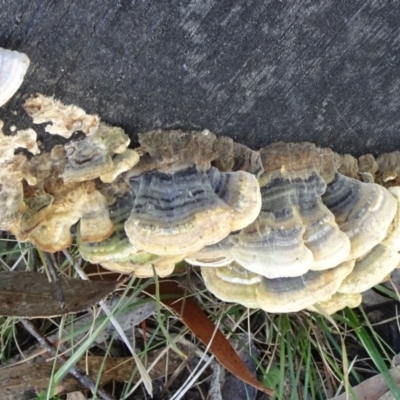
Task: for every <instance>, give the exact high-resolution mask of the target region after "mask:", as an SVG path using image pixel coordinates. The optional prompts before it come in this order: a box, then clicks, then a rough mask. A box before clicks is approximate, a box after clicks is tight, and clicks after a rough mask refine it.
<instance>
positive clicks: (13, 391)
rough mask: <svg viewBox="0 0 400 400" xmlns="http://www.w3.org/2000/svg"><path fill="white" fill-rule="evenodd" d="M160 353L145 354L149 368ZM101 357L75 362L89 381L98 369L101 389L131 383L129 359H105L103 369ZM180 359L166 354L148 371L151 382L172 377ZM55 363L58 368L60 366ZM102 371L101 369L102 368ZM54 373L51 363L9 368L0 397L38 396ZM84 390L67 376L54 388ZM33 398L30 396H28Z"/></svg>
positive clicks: (1, 375) (1, 378) (0, 382)
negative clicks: (109, 383)
mask: <svg viewBox="0 0 400 400" xmlns="http://www.w3.org/2000/svg"><path fill="white" fill-rule="evenodd" d="M161 351H163V350H157V351H154V352H152V353H150V354H148V358H147V362H148V364H149V365H150V364H151V363H152V362H153V361H154V360H155V359H156V358H157V357H158V356H159V354H160V352H161ZM103 361H104V358H103V357H100V356H89V357H86V358H84V359H82V360H80V361H79V362H78V367H79V368H80V369H81V370H82V371H86V368H87V371H86V372H88V375H89V377H90V378H92V379H93V380H96V379H97V375H98V373H99V371H100V370H101V371H102V373H101V378H100V383H99V384H100V386H102V385H105V384H106V383H108V382H110V381H111V380H115V381H119V382H127V381H129V380H130V378H131V375H132V371H133V370H134V369H135V367H136V364H135V362H134V360H133V359H132V357H126V358H107V359H106V360H105V361H104V366H103V368H102V363H103ZM181 361H182V360H181V358H180V357H179V356H178V355H177V354H176V353H174V352H172V351H170V352H169V353H168V358H167V357H166V356H165V355H164V356H163V357H161V358H160V360H159V361H158V362H157V363H156V365H155V366H154V368H152V369H151V370H150V371H149V374H150V377H151V378H152V379H158V378H162V377H164V376H165V375H166V374H171V373H172V372H174V370H175V369H177V368H178V366H179V364H180V363H181ZM60 366H61V364H60V365H58V364H57V367H60ZM101 368H102V369H101ZM52 370H53V363H52V362H38V363H33V364H28V363H26V364H21V365H16V366H10V367H7V368H3V369H1V370H0V398H1V399H4V400H17V399H18V400H19V399H22V398H25V397H24V396H25V395H26V394H28V393H32V394H34V393H38V392H40V391H41V390H47V387H48V385H49V382H50V377H51V374H52ZM139 379H140V375H139V374H136V375H135V377H134V378H133V383H136V382H138V380H139ZM83 389H85V388H83V387H82V385H81V384H80V383H79V382H78V381H77V380H75V379H74V378H73V377H72V376H70V375H68V376H67V377H66V378H65V379H64V380H63V382H62V384H61V385H59V386H58V387H57V388H54V390H55V393H70V392H74V391H79V390H83ZM30 398H33V397H30Z"/></svg>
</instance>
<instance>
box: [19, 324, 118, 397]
mask: <svg viewBox="0 0 400 400" xmlns="http://www.w3.org/2000/svg"><path fill="white" fill-rule="evenodd" d="M19 321H20V322H21V324H22V325H23V326H24V328H25V329H26V330H27V331H28V332H29V333H30V334H31V335H32V336H34V337H35V339H36V340H37V341H38V342H39V344H40V345H41V346H42V347H43V348H45V349H46V350H47V351H48V352H49V353H50V354H51V355H52V356H53V357H57V358H58V360H59V361H60V362H61V363H62V364H64V363H65V361H66V358H65V357H64V356H61V355H57V351H56V349H55V348H54V346H53V345H52V344H51V343H50V342H49V341H48V340H47V339H46V338H45V337H44V336H43V335H42V334H41V332H40V331H39V330H38V329H37V328H36V327H35V326H34V325H33V324H32V323H31V322H30V321H28V320H26V319H23V318H20V320H19ZM69 373H70V374H71V375H72V376H73V377H74V378H75V379H77V380H78V381H79V382H80V383H81V384H82V385H83V386H85V387H87V388H88V389H90V390H91V391H92V392H93V393H95V392H96V389H97V395H98V396H99V398H101V399H103V400H115V397H114V396H112V395H111V394H109V393H107V392H106V391H105V390H103V389H102V388H99V387H97V388H96V383H95V382H94V381H93V380H92V379H91V378H90V377H88V376H87V375H86V374H85V373H83V372H81V371H80V370H79V369H78V368H77V367H72V368H71V369H70V370H69Z"/></svg>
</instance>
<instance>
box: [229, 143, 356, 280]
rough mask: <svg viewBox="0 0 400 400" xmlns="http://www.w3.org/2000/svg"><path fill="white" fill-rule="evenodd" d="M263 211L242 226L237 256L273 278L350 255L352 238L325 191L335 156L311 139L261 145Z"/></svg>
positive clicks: (325, 265) (331, 264)
mask: <svg viewBox="0 0 400 400" xmlns="http://www.w3.org/2000/svg"><path fill="white" fill-rule="evenodd" d="M260 153H261V158H262V162H263V167H264V173H263V174H262V175H261V176H260V178H259V183H260V187H261V195H262V207H261V212H260V214H259V216H258V218H257V219H256V221H255V222H254V223H252V224H251V225H249V226H248V227H247V228H244V229H242V231H241V232H240V234H239V237H238V242H237V246H235V247H234V248H233V249H232V254H233V256H234V258H235V260H236V261H237V262H238V263H239V264H240V265H242V266H243V267H245V268H246V269H248V270H250V271H252V272H255V273H258V274H260V275H263V276H265V277H267V278H270V279H274V278H279V277H295V276H300V275H302V274H304V273H306V272H307V271H309V270H323V269H329V268H332V267H334V266H336V265H338V264H340V263H342V262H343V261H344V260H346V259H347V257H348V254H349V252H350V242H349V239H348V238H347V236H346V235H345V234H344V233H343V232H341V231H340V229H339V227H338V226H337V224H336V222H335V219H334V216H333V214H332V213H331V212H330V211H329V210H328V209H327V208H326V207H325V206H324V204H323V203H322V200H321V196H322V195H323V193H324V192H325V190H326V181H325V180H327V181H330V180H331V179H333V177H334V173H335V168H336V158H335V157H334V154H333V153H332V152H331V151H330V150H328V149H318V148H316V147H315V146H314V145H312V144H310V143H300V144H284V143H276V144H274V145H271V146H268V147H266V148H264V149H262V150H261V152H260Z"/></svg>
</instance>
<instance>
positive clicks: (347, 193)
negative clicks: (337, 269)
mask: <svg viewBox="0 0 400 400" xmlns="http://www.w3.org/2000/svg"><path fill="white" fill-rule="evenodd" d="M322 201H323V202H324V204H325V205H326V206H327V207H328V208H329V210H330V211H331V212H332V213H333V215H334V216H335V221H336V223H337V224H338V225H339V228H340V230H341V231H342V232H345V233H346V235H347V236H348V237H349V239H350V242H351V252H350V255H349V258H358V257H361V256H362V255H364V254H365V253H367V252H368V251H369V250H371V249H372V248H373V247H374V246H375V245H377V244H378V243H379V242H381V241H382V240H383V239H384V238H385V237H386V235H387V231H388V228H389V225H390V223H391V222H392V221H393V219H394V216H395V214H396V211H397V202H396V200H395V198H394V197H393V196H392V195H391V194H390V192H389V191H388V190H387V189H385V188H384V187H382V186H380V185H377V184H375V183H363V182H360V181H358V180H356V179H352V178H348V177H346V176H344V175H341V174H336V176H335V179H334V180H333V181H332V182H331V183H330V184H329V185H328V187H327V189H326V191H325V193H324V194H323V196H322Z"/></svg>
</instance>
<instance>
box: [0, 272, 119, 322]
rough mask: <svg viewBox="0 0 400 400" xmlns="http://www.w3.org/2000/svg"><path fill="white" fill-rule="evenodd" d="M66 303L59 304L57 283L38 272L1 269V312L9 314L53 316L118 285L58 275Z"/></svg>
mask: <svg viewBox="0 0 400 400" xmlns="http://www.w3.org/2000/svg"><path fill="white" fill-rule="evenodd" d="M59 283H60V287H61V290H62V293H63V296H64V300H65V306H64V308H61V306H60V303H59V299H58V297H57V292H56V285H55V284H54V282H49V281H48V279H47V277H46V275H43V274H40V273H37V272H14V271H13V272H9V271H6V272H0V315H3V316H11V317H26V318H39V317H53V316H56V315H63V314H69V313H77V312H80V311H83V310H86V309H87V308H89V307H91V306H92V305H94V304H96V303H97V302H99V301H100V300H102V299H103V298H104V297H106V296H107V295H108V294H110V293H112V292H113V291H114V290H115V289H116V287H117V286H118V285H119V283H117V282H92V281H82V280H79V279H72V278H65V277H60V278H59Z"/></svg>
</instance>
